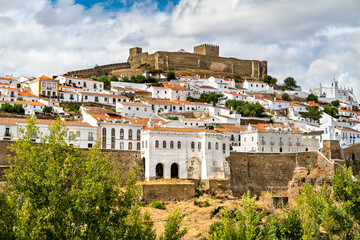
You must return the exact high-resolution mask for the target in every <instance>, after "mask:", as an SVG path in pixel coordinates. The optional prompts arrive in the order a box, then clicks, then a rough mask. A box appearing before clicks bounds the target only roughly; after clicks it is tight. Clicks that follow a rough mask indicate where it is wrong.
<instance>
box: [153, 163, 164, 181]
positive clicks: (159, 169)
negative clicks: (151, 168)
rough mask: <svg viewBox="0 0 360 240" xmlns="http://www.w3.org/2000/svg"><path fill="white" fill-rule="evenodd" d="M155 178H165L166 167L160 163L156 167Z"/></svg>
mask: <svg viewBox="0 0 360 240" xmlns="http://www.w3.org/2000/svg"><path fill="white" fill-rule="evenodd" d="M155 171H156V172H155V174H156V175H155V176H156V178H157V179H158V178H164V166H163V165H162V163H158V164H157V165H156V168H155Z"/></svg>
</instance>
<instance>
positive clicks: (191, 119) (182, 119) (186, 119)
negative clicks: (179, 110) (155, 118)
mask: <svg viewBox="0 0 360 240" xmlns="http://www.w3.org/2000/svg"><path fill="white" fill-rule="evenodd" d="M179 120H181V121H191V122H192V121H194V122H206V121H205V120H204V119H197V118H179Z"/></svg>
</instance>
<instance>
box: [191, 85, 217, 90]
mask: <svg viewBox="0 0 360 240" xmlns="http://www.w3.org/2000/svg"><path fill="white" fill-rule="evenodd" d="M196 88H205V89H216V88H214V87H212V86H208V85H202V86H196Z"/></svg>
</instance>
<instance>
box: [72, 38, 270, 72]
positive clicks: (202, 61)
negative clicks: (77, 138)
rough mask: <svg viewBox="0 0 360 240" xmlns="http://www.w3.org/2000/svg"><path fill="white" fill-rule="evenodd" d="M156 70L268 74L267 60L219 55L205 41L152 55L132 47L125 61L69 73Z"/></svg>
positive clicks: (216, 48)
mask: <svg viewBox="0 0 360 240" xmlns="http://www.w3.org/2000/svg"><path fill="white" fill-rule="evenodd" d="M139 68H143V69H154V70H161V71H169V70H177V69H193V70H210V71H215V72H223V73H231V74H236V75H238V76H247V77H254V78H261V77H263V76H264V75H265V74H267V61H259V60H242V59H237V58H226V57H220V56H219V46H216V45H211V44H202V45H199V46H195V47H194V52H193V53H189V52H185V51H179V52H165V51H157V52H155V53H153V54H149V53H147V52H142V48H140V47H134V48H130V49H129V57H128V60H127V62H126V63H115V64H109V65H103V66H95V67H94V68H91V69H84V70H78V71H72V72H68V73H67V74H66V75H73V76H78V77H90V76H91V75H100V74H107V73H109V72H111V71H113V70H118V69H139Z"/></svg>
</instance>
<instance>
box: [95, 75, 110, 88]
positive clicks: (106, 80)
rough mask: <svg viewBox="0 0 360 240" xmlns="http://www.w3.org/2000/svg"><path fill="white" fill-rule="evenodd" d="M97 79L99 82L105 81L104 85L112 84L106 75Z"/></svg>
mask: <svg viewBox="0 0 360 240" xmlns="http://www.w3.org/2000/svg"><path fill="white" fill-rule="evenodd" d="M97 81H99V82H103V83H104V87H106V86H109V85H110V81H109V79H108V78H107V77H106V76H101V77H99V78H98V79H97Z"/></svg>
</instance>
